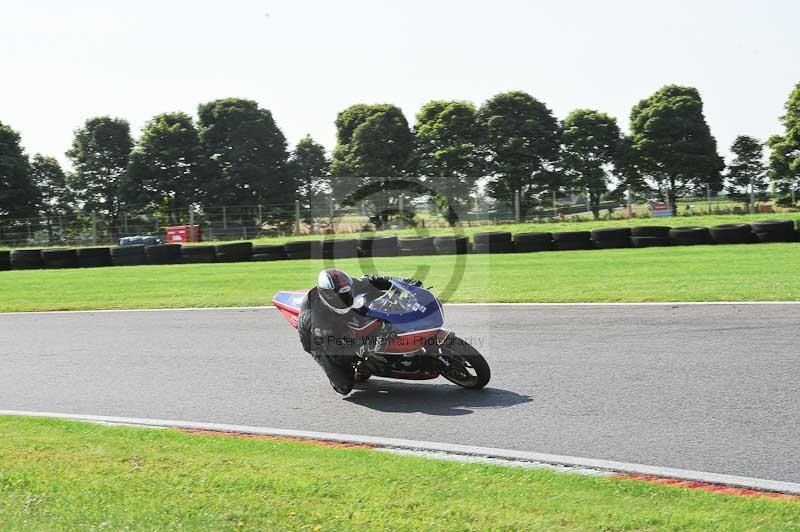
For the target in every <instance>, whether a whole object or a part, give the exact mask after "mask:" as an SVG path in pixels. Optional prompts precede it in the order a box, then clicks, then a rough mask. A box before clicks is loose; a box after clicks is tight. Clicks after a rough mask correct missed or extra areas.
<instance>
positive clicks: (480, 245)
mask: <svg viewBox="0 0 800 532" xmlns="http://www.w3.org/2000/svg"><path fill="white" fill-rule="evenodd" d="M472 242H473V245H474V251H475V253H511V252H512V251H514V244H513V241H512V240H511V233H508V232H505V231H492V232H489V233H475V235H473V237H472Z"/></svg>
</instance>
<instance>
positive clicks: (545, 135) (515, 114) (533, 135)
mask: <svg viewBox="0 0 800 532" xmlns="http://www.w3.org/2000/svg"><path fill="white" fill-rule="evenodd" d="M478 122H479V124H480V125H481V126H482V128H483V133H484V136H483V141H482V149H483V150H485V154H486V158H487V163H488V171H489V173H490V175H491V176H492V177H493V180H492V181H491V182H490V183H489V186H488V191H489V194H490V195H491V196H492V197H494V198H495V199H497V200H499V201H503V202H506V203H508V204H511V203H512V202H513V201H514V194H515V191H517V190H518V191H519V192H520V213H521V215H522V216H523V217H525V215H526V214H527V213H528V212H529V211H530V209H531V208H532V206H533V204H534V201H535V200H536V199H538V197H539V196H540V195H541V194H542V193H544V192H545V191H548V190H555V189H556V188H557V187H558V183H557V180H556V177H555V172H554V166H555V164H556V163H557V161H558V152H559V143H560V131H559V126H558V121H557V120H556V118H555V117H554V116H553V113H552V112H551V111H550V109H548V108H547V107H546V106H545V105H544V104H543V103H542V102H540V101H539V100H537V99H535V98H534V97H532V96H531V95H529V94H527V93H525V92H521V91H513V92H506V93H502V94H498V95H497V96H494V97H492V98H491V99H489V100H488V101H487V102H486V103H484V104H483V105H482V106H481V108H480V109H479V111H478Z"/></svg>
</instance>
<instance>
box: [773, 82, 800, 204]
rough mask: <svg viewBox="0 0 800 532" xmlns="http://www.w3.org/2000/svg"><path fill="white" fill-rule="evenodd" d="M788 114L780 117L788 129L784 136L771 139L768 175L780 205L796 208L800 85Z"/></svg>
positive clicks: (799, 174)
mask: <svg viewBox="0 0 800 532" xmlns="http://www.w3.org/2000/svg"><path fill="white" fill-rule="evenodd" d="M785 108H786V114H785V115H783V116H782V117H781V122H782V123H783V126H784V128H785V132H784V134H783V135H775V136H773V137H770V139H769V140H768V141H767V145H768V146H769V148H770V157H769V175H770V179H771V180H772V183H773V185H774V187H775V190H776V191H777V192H778V194H779V195H781V196H782V198H781V199H779V201H781V202H782V203H788V202H789V201H791V205H792V206H793V207H795V206H796V205H797V190H798V189H800V83H798V84H797V85H796V86H795V88H794V90H793V91H792V93H791V94H790V95H789V99H788V100H787V101H786V106H785Z"/></svg>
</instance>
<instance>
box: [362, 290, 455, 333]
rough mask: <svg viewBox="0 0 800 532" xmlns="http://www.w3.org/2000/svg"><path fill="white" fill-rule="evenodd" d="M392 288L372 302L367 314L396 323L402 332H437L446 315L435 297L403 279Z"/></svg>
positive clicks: (396, 326)
mask: <svg viewBox="0 0 800 532" xmlns="http://www.w3.org/2000/svg"><path fill="white" fill-rule="evenodd" d="M392 285H393V286H392V289H390V290H389V291H387V292H386V294H384V295H383V296H381V297H379V298H377V299H375V300H374V301H372V302H370V304H369V306H368V307H367V311H366V313H365V315H366V316H367V317H368V318H373V319H378V320H382V321H385V322H387V323H390V324H392V325H393V326H394V328H395V330H397V333H398V334H399V335H403V334H411V333H423V332H433V331H438V330H439V329H441V328H442V325H443V323H444V314H443V312H442V307H441V305H440V304H439V300H438V299H436V296H434V295H433V294H431V293H430V292H428V291H427V290H425V289H424V288H419V287H416V286H413V285H410V284H408V283H405V282H402V281H392Z"/></svg>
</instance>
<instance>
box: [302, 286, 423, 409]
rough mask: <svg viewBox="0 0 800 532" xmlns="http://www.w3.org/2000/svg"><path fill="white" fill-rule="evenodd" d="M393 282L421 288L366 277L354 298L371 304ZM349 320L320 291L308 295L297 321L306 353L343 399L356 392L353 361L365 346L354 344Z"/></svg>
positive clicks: (355, 288) (359, 343)
mask: <svg viewBox="0 0 800 532" xmlns="http://www.w3.org/2000/svg"><path fill="white" fill-rule="evenodd" d="M392 280H399V281H405V282H407V283H411V284H415V285H416V286H420V284H421V283H420V282H419V281H415V280H413V279H401V278H396V277H380V276H371V275H365V276H363V277H358V278H354V279H353V295H354V296H358V295H362V294H363V295H364V296H365V297H366V299H367V301H371V300H373V299H375V298H377V297H379V296H380V295H382V294H383V292H384V291H386V290H388V289H389V288H391V287H392V283H391V281H392ZM350 312H357V310H351V311H350ZM349 318H350V315H349V312H348V313H347V314H337V313H336V312H334V311H332V310H331V309H330V308H328V307H327V305H325V304H324V303H323V302H322V301H321V300H320V296H319V293H318V289H317V288H316V287H314V288H312V289H311V290H309V291H308V295H307V296H306V298H305V299H304V300H303V303H302V305H301V306H300V315H299V316H298V318H297V332H298V334H299V335H300V343H301V344H302V345H303V349H304V350H305V351H306V352H307V353H310V354H311V356H312V357H313V358H314V360H316V361H317V363H318V364H319V365H320V366H321V367H322V369H323V371H324V372H325V374H326V375H327V376H328V379H329V380H330V381H331V385H332V386H333V389H334V390H336V391H337V392H339V393H341V394H343V395H347V394H348V393H350V391H351V390H352V389H353V383H354V380H355V376H354V372H353V367H352V363H353V357H354V356H355V353H356V350H357V349H358V347H359V346H361V345H362V343H363V342H359V341H358V339H355V341H354V340H353V337H352V334H351V332H350V329H349V328H348V326H347V321H348V319H349Z"/></svg>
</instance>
